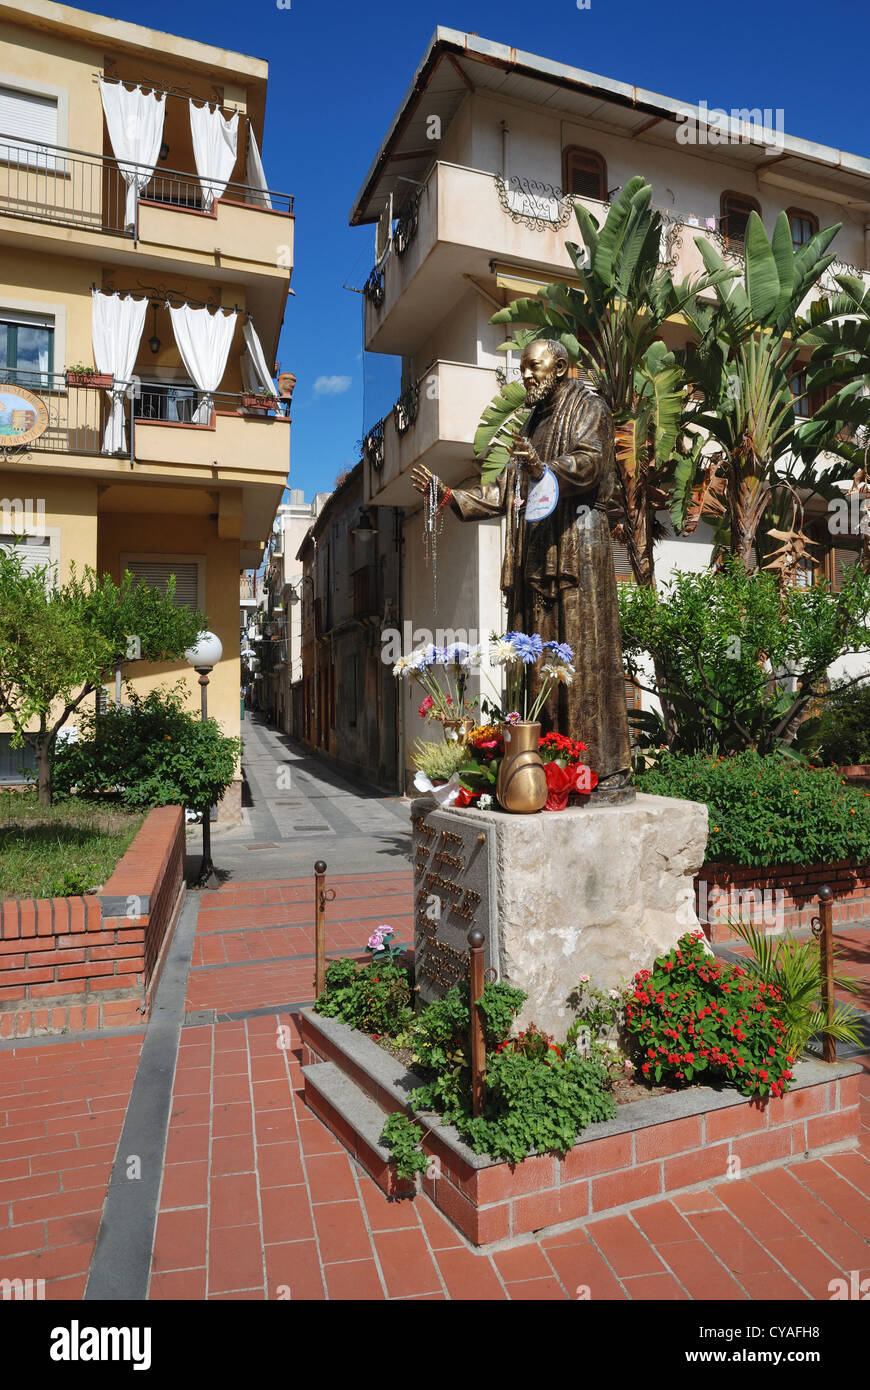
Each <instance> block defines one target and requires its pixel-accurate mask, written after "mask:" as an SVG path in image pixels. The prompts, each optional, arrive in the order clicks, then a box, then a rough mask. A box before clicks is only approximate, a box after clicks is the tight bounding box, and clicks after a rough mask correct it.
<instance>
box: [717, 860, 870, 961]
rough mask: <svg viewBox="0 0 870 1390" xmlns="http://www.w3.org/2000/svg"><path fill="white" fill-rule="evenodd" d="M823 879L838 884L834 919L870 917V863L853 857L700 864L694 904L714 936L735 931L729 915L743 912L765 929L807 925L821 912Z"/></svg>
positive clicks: (720, 938)
mask: <svg viewBox="0 0 870 1390" xmlns="http://www.w3.org/2000/svg"><path fill="white" fill-rule="evenodd" d="M823 883H827V884H830V886H831V888H832V889H833V890H834V900H833V920H834V922H835V923H837V922H853V921H856V920H859V919H861V918H864V917H867V918H870V864H859V863H856V862H854V861H853V860H849V859H841V860H839V861H838V862H837V863H834V864H776V865H772V866H770V867H768V868H744V867H743V866H742V865H738V864H718V863H712V864H702V865H701V868H700V870H699V872H698V875H697V877H696V878H695V910H696V911H697V913H698V917H699V920H700V922H701V925H702V926H703V928H704V930H705V932H706V933H707V936H708V938H709V939H710V940H711V941H725V940H728V939H730V938H731V937H733V935H734V932H733V930H732V929H731V928H730V927H729V926H728V918H729V916H730V917H731V918H732V919H733V918H737V917H739V916H742V917H743V918H744V920H749V921H752V922H753V924H754V925H755V926H756V927H758V928H760V929H764V930H765V931H770V930H771V929H775V930H785V931H798V930H803V931H806V930H808V929H809V926H810V922H811V920H812V918H813V917H814V916H816V915H817V913H818V901H819V888H820V887H821V885H822V884H823ZM723 894H724V895H727V896H725V897H723ZM750 894H752V895H753V896H749V895H750Z"/></svg>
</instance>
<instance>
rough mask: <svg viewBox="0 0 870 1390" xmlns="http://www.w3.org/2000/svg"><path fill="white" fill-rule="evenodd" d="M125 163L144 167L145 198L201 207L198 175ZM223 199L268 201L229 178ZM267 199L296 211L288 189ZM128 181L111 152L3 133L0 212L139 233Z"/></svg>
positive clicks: (253, 202) (281, 209)
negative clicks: (131, 215)
mask: <svg viewBox="0 0 870 1390" xmlns="http://www.w3.org/2000/svg"><path fill="white" fill-rule="evenodd" d="M124 168H125V169H128V170H131V171H134V170H135V171H139V172H141V174H142V176H143V178H145V179H147V182H146V184H145V187H144V188H143V189H142V190H141V192H140V194H139V199H140V200H141V201H145V202H149V203H160V204H161V205H162V206H164V207H175V208H187V209H193V210H194V211H202V210H203V193H202V187H201V185H200V182H199V179H198V178H197V176H196V174H190V173H183V172H181V171H179V170H177V169H163V168H159V169H155V170H154V171H153V172H152V171H151V170H150V169H148V168H147V167H146V166H145V165H142V164H134V163H133V162H132V161H131V160H125V161H124ZM221 196H222V199H223V200H226V201H230V202H234V203H242V204H244V205H246V206H248V207H254V208H263V207H264V206H267V204H266V202H265V198H266V195H265V194H264V191H263V190H262V189H260V188H251V187H249V186H248V185H247V184H242V183H228V184H227V186H226V189H225V190H224V193H223V194H222V195H221ZM268 200H269V202H270V203H271V206H272V210H273V211H274V212H280V213H285V214H288V213H291V212H292V211H293V198H292V196H291V194H289V193H274V192H272V190H271V189H270V190H269V192H268ZM126 209H127V184H126V182H125V180H124V176H123V174H122V172H121V168H120V166H119V164H118V161H117V160H116V159H114V158H112V157H111V156H109V155H98V154H88V153H86V152H85V151H83V150H71V149H66V148H65V147H64V146H62V145H44V144H40V145H36V144H35V143H34V142H33V141H28V140H22V139H21V137H19V136H14V135H3V134H0V214H2V215H3V216H6V217H23V218H28V219H29V220H30V221H36V222H51V223H53V224H54V225H55V226H58V227H75V228H80V229H86V230H90V231H93V232H108V233H111V234H113V235H115V236H128V237H135V236H137V235H138V225H137V224H138V203H137V207H136V224H134V225H130V224H128V223H127V220H126Z"/></svg>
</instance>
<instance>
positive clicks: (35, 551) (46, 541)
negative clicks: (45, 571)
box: [0, 522, 52, 574]
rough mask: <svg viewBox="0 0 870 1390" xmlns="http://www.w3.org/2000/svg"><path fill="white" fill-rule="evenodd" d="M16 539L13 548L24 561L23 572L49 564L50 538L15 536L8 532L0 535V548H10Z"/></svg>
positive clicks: (27, 572)
mask: <svg viewBox="0 0 870 1390" xmlns="http://www.w3.org/2000/svg"><path fill="white" fill-rule="evenodd" d="M13 525H14V522H13ZM16 540H17V542H18V544H17V545H16V547H15V548H16V550H17V552H18V554H19V555H20V556H21V558H22V560H23V562H24V572H25V574H32V573H33V571H34V570H35V569H39V568H40V567H41V566H43V565H47V566H50V565H51V563H52V553H51V540H50V538H49V537H48V536H23V537H21V536H18V537H16V536H13V535H11V534H10V533H7V534H5V535H0V550H5V551H9V550H11V549H12V546H13V545H15V542H16Z"/></svg>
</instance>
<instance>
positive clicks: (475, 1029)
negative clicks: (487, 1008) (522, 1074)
mask: <svg viewBox="0 0 870 1390" xmlns="http://www.w3.org/2000/svg"><path fill="white" fill-rule="evenodd" d="M468 946H469V956H470V969H469V998H470V1013H471V1105H472V1113H473V1114H475V1115H482V1114H483V1101H484V1097H485V1095H486V1038H485V1037H484V1031H483V1014H482V1013H481V1011H480V1009H479V1008H478V1007H477V1003H478V1000H480V999H482V998H483V991H484V987H485V985H486V960H485V955H486V937H485V936H484V934H483V932H482V931H481V930H480V928H479V927H472V929H471V931H470V932H469V933H468Z"/></svg>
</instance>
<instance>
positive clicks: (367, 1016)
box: [314, 959, 413, 1038]
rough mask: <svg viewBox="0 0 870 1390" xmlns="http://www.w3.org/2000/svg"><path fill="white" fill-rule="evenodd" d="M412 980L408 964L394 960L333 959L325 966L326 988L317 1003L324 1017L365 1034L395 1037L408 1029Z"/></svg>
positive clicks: (316, 1006)
mask: <svg viewBox="0 0 870 1390" xmlns="http://www.w3.org/2000/svg"><path fill="white" fill-rule="evenodd" d="M412 993H413V982H412V980H411V978H410V975H409V972H408V969H407V967H405V966H402V965H398V964H397V963H396V962H395V961H392V960H383V961H368V962H367V963H366V964H365V965H359V964H357V962H356V961H354V960H347V959H344V960H333V961H330V963H329V965H328V966H327V967H326V989H325V990H324V992H323V994H321V995H320V997H319V998H318V999H317V1001H316V1002H315V1005H314V1007H315V1009H316V1010H317V1012H318V1013H319V1014H322V1015H323V1017H324V1018H337V1019H340V1020H341V1022H342V1023H347V1024H349V1025H350V1027H351V1028H358V1029H359V1030H360V1031H361V1032H363V1033H378V1034H381V1033H384V1034H386V1036H387V1037H391V1038H393V1037H396V1036H398V1035H401V1034H402V1033H404V1032H406V1031H407V1029H408V1028H409V1026H410V1024H411V1022H412V1020H413V1014H412V1012H411V1007H410V1006H411V996H412Z"/></svg>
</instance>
